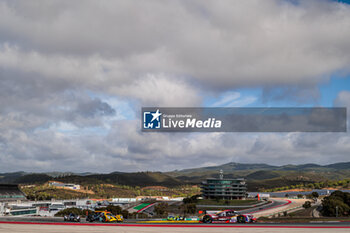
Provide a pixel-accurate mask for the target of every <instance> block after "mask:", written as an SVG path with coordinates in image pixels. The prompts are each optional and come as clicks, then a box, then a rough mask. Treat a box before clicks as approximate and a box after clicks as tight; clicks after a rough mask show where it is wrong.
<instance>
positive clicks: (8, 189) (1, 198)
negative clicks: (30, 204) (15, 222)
mask: <svg viewBox="0 0 350 233" xmlns="http://www.w3.org/2000/svg"><path fill="white" fill-rule="evenodd" d="M17 200H26V196H25V194H24V193H23V192H22V191H21V190H20V189H19V188H18V185H16V184H0V202H11V201H17Z"/></svg>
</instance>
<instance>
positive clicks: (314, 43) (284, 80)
mask: <svg viewBox="0 0 350 233" xmlns="http://www.w3.org/2000/svg"><path fill="white" fill-rule="evenodd" d="M349 64H350V5H348V3H346V2H341V1H326V0H325V1H297V0H293V1H292V0H289V1H287V0H264V1H261V0H256V1H254V0H251V1H250V0H249V1H248V0H247V1H229V0H227V1H226V0H222V1H217V0H212V1H211V0H207V1H202V0H197V1H196V0H191V1H180V0H178V1H177V0H147V1H137V0H119V1H107V0H106V1H92V0H91V1H88V0H86V1H71V0H68V1H47V0H43V1H13V0H11V1H0V172H12V171H19V170H23V171H73V172H83V171H92V172H111V171H141V170H150V171H157V170H158V171H169V170H173V169H182V168H189V167H199V166H207V165H216V164H223V163H227V162H241V163H260V162H263V163H269V164H274V165H282V164H300V163H318V164H328V163H334V162H345V161H347V162H348V161H350V153H349V152H350V135H349V133H323V134H321V133H283V134H277V133H197V134H196V133H192V134H191V133H173V134H171V133H142V132H141V130H140V119H139V115H140V109H141V107H142V106H162V107H173V106H176V107H183V106H186V107H198V106H202V107H230V106H232V107H313V106H324V107H333V106H344V107H350V66H349Z"/></svg>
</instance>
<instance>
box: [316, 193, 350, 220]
mask: <svg viewBox="0 0 350 233" xmlns="http://www.w3.org/2000/svg"><path fill="white" fill-rule="evenodd" d="M337 209H338V216H339V217H340V216H350V193H346V192H341V191H335V192H333V193H332V194H331V195H330V196H328V197H325V198H324V199H323V200H322V211H321V212H322V214H323V215H324V216H329V217H335V216H336V212H337Z"/></svg>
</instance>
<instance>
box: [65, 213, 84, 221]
mask: <svg viewBox="0 0 350 233" xmlns="http://www.w3.org/2000/svg"><path fill="white" fill-rule="evenodd" d="M63 219H64V221H69V222H80V216H79V215H76V214H73V213H70V214H68V215H65V216H64V217H63Z"/></svg>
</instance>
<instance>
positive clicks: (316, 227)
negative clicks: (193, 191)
mask: <svg viewBox="0 0 350 233" xmlns="http://www.w3.org/2000/svg"><path fill="white" fill-rule="evenodd" d="M349 231H350V223H349V222H339V223H317V224H259V223H257V224H131V223H130V224H128V223H123V224H115V223H114V224H113V223H112V224H91V223H64V222H61V223H58V222H56V223H49V222H46V223H44V222H41V223H40V222H0V232H4V233H5V232H6V233H8V232H11V233H17V232H22V233H24V232H26V233H32V232H48V233H58V232H97V233H99V232H128V233H151V232H152V233H153V232H162V233H163V232H164V233H170V232H174V233H180V232H200V233H207V232H208V233H209V232H218V233H224V232H225V233H227V232H235V233H237V232H238V233H239V232H242V233H250V232H258V233H267V232H288V233H301V232H310V233H314V232H315V233H316V232H321V233H322V232H349Z"/></svg>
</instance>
